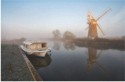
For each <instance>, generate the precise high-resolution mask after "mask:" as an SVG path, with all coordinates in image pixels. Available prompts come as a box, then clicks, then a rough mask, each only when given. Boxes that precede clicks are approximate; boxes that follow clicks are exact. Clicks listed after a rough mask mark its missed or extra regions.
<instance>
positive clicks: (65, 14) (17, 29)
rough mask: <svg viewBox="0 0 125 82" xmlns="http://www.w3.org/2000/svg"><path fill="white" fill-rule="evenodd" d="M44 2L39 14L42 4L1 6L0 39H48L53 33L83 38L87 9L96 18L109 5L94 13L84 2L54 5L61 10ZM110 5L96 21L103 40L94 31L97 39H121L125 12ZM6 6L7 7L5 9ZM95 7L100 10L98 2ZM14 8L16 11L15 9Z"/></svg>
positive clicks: (85, 33) (118, 7) (84, 35)
mask: <svg viewBox="0 0 125 82" xmlns="http://www.w3.org/2000/svg"><path fill="white" fill-rule="evenodd" d="M24 2H25V1H24ZM24 2H23V3H24ZM48 2H49V1H48ZM48 2H46V3H47V4H45V5H44V6H45V8H44V6H42V7H40V8H42V9H41V10H39V6H40V5H41V4H42V2H41V3H31V2H29V3H28V2H27V4H25V5H24V4H22V3H21V2H20V3H19V2H18V3H16V4H15V3H13V2H12V3H13V6H12V3H10V2H8V3H6V2H2V13H1V14H2V16H1V17H2V20H1V21H2V23H1V24H2V25H1V34H2V35H1V38H2V39H18V38H22V37H24V38H27V39H42V38H52V37H53V34H52V32H53V30H56V29H58V30H59V31H60V32H61V35H63V33H64V32H65V31H70V32H72V33H74V34H75V36H77V37H87V33H88V30H85V28H86V27H88V25H87V12H88V11H89V9H90V10H93V12H92V13H93V15H94V16H95V17H98V16H99V15H100V14H101V13H102V12H104V11H105V9H107V7H109V5H107V7H105V6H104V5H103V6H104V7H101V8H98V9H97V8H96V7H95V8H96V9H95V8H92V6H88V5H89V2H86V3H87V4H85V6H84V3H80V2H79V1H78V3H75V2H72V3H70V2H66V1H65V2H64V3H65V4H63V3H59V2H58V3H59V4H60V5H61V6H60V5H59V4H58V3H56V2H55V3H49V4H50V6H47V5H48ZM106 3H108V2H106ZM112 3H113V4H111V7H112V11H110V12H109V13H107V14H106V16H104V17H102V19H101V20H99V21H98V23H99V25H100V26H101V28H102V29H103V31H104V33H105V36H102V34H101V33H100V32H99V31H98V32H99V36H100V37H121V36H124V35H125V34H124V21H125V19H124V12H125V10H124V9H125V8H124V7H123V6H122V5H121V6H120V4H122V2H121V3H120V2H119V3H118V4H119V5H116V4H117V2H112ZM7 4H9V5H8V6H7ZM18 4H20V5H18ZM34 4H35V5H34ZM90 4H91V3H90ZM96 4H97V7H99V6H100V2H99V3H94V4H93V6H94V5H96ZM101 4H103V3H101ZM54 5H56V6H54ZM64 5H66V7H64ZM73 5H74V6H73ZM9 6H10V7H11V8H10V7H9ZM82 6H83V7H82ZM14 7H17V9H16V8H14ZM18 7H19V8H18ZM51 7H52V8H51ZM58 7H59V8H58ZM84 7H85V8H84ZM86 7H87V8H86ZM72 8H74V9H72ZM29 9H30V10H29ZM36 9H37V10H36ZM94 9H95V10H94ZM43 11H44V12H43ZM7 12H10V13H7Z"/></svg>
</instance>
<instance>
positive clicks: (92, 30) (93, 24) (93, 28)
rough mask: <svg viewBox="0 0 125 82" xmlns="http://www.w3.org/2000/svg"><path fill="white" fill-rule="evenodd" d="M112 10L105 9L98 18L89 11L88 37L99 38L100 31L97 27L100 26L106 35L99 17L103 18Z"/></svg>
mask: <svg viewBox="0 0 125 82" xmlns="http://www.w3.org/2000/svg"><path fill="white" fill-rule="evenodd" d="M110 10H111V8H110V9H108V10H107V11H105V12H104V13H103V14H102V15H101V16H99V17H98V18H97V19H95V18H94V17H93V15H92V13H91V12H88V15H87V20H88V22H87V23H88V29H89V30H88V38H89V39H95V38H98V31H97V28H99V30H100V31H101V33H102V34H103V35H104V32H103V31H102V29H101V27H100V26H99V24H98V22H97V21H99V19H101V18H102V17H103V16H104V15H105V14H106V13H107V12H109V11H110Z"/></svg>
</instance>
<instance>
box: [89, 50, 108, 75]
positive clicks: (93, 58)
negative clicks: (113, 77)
mask: <svg viewBox="0 0 125 82" xmlns="http://www.w3.org/2000/svg"><path fill="white" fill-rule="evenodd" d="M101 53H102V51H100V52H99V53H98V52H97V49H95V48H88V59H87V69H88V71H90V70H92V68H93V66H94V65H96V66H97V67H98V68H99V69H100V70H101V71H103V72H104V73H106V74H107V73H108V72H107V70H106V69H105V68H104V66H102V65H101V64H100V63H99V62H98V61H97V59H98V58H99V57H100V55H101Z"/></svg>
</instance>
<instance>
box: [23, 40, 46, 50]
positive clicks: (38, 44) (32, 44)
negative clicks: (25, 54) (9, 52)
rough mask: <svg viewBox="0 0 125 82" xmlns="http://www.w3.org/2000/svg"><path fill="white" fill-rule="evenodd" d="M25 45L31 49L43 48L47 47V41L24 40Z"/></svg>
mask: <svg viewBox="0 0 125 82" xmlns="http://www.w3.org/2000/svg"><path fill="white" fill-rule="evenodd" d="M23 46H24V47H25V48H27V49H30V50H43V49H46V48H47V43H46V42H41V41H40V42H29V41H28V42H24V43H23Z"/></svg>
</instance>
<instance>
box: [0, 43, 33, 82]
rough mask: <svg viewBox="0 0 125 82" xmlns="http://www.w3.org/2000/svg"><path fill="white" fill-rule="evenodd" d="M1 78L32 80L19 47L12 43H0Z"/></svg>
mask: <svg viewBox="0 0 125 82" xmlns="http://www.w3.org/2000/svg"><path fill="white" fill-rule="evenodd" d="M1 80H2V81H34V77H33V75H32V73H31V70H29V67H28V65H27V63H26V61H25V58H24V57H23V55H22V53H21V52H20V49H19V47H18V46H17V45H14V44H1Z"/></svg>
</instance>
